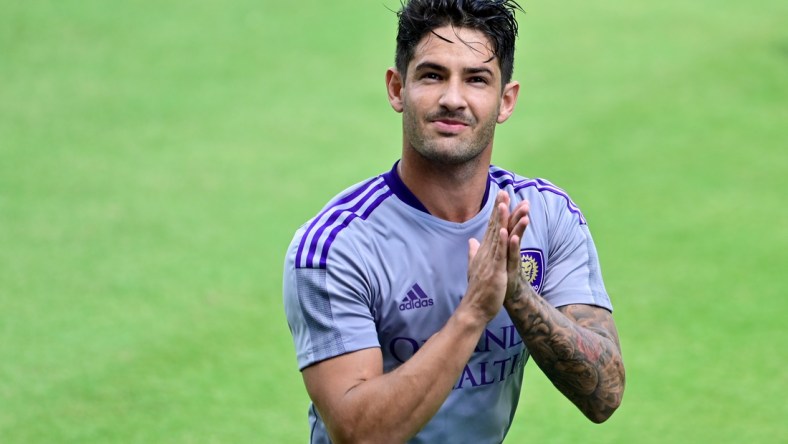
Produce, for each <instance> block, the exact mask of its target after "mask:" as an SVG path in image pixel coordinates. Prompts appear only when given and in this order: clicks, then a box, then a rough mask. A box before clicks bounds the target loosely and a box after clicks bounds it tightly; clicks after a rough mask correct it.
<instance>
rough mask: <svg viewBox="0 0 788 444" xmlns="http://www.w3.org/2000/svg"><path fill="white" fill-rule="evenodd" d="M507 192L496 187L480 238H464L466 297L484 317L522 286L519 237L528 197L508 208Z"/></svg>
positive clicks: (525, 220) (490, 315) (524, 223)
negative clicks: (496, 192)
mask: <svg viewBox="0 0 788 444" xmlns="http://www.w3.org/2000/svg"><path fill="white" fill-rule="evenodd" d="M510 202H511V201H510V199H509V195H508V194H507V193H506V192H504V191H499V192H498V195H497V196H496V197H495V209H494V210H493V212H492V214H491V215H490V221H489V223H488V224H487V230H486V231H485V233H484V237H483V238H482V240H481V242H479V241H478V240H476V239H473V238H471V239H469V241H468V246H469V250H468V292H467V293H466V299H468V300H469V303H471V304H472V306H473V307H474V308H475V309H477V310H478V311H479V313H481V315H482V316H483V317H485V318H486V320H487V321H489V320H491V319H492V318H494V317H495V316H496V315H497V314H498V311H499V310H500V309H501V307H502V306H503V301H504V298H509V297H512V296H515V295H517V294H519V292H520V291H521V289H522V288H523V283H524V281H523V277H522V271H521V265H520V262H521V258H520V240H521V239H522V237H523V233H525V229H526V227H527V226H528V223H529V217H528V212H529V209H530V208H529V204H528V201H522V202H520V203H519V204H518V205H517V206H516V207H515V208H514V210H513V211H510V210H509V205H510Z"/></svg>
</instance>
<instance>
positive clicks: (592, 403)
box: [504, 285, 625, 422]
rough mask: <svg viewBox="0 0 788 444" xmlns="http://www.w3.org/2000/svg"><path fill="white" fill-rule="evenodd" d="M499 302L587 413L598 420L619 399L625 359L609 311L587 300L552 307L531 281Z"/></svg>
mask: <svg viewBox="0 0 788 444" xmlns="http://www.w3.org/2000/svg"><path fill="white" fill-rule="evenodd" d="M517 287H519V288H517V290H518V291H515V292H512V293H510V294H511V295H512V296H507V299H506V301H505V303H504V306H505V307H506V310H507V311H508V312H509V316H510V317H511V318H512V320H513V321H514V324H515V326H516V327H517V330H518V331H519V333H520V336H522V338H523V342H525V344H526V346H527V347H528V350H529V351H530V353H531V356H533V358H534V361H536V363H537V365H539V368H541V369H542V371H543V372H544V373H545V375H547V377H548V378H549V379H550V381H551V382H552V383H553V385H555V387H556V388H558V390H560V391H561V393H563V394H564V395H565V396H566V397H567V398H568V399H569V400H571V401H572V402H573V403H574V404H575V405H576V406H577V407H578V408H579V409H580V410H581V411H582V412H583V413H584V414H585V415H586V416H587V417H588V418H589V419H591V420H592V421H594V422H602V421H604V420H606V419H607V418H609V417H610V415H612V414H613V412H614V411H615V410H616V408H618V406H619V404H620V403H621V397H622V395H623V392H624V381H625V378H624V364H623V362H622V360H621V350H620V346H619V343H618V334H617V332H616V327H615V324H614V323H613V318H612V317H611V316H610V313H609V312H608V311H607V310H605V309H603V308H599V307H594V306H591V305H567V306H564V307H560V308H558V309H555V308H554V307H553V306H551V305H550V304H549V303H547V301H545V300H544V299H543V298H542V297H541V296H539V295H537V294H536V293H535V292H534V291H533V289H532V288H531V286H530V285H521V286H520V285H518V286H517Z"/></svg>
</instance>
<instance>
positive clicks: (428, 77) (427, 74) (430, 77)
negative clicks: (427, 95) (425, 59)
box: [421, 72, 441, 80]
mask: <svg viewBox="0 0 788 444" xmlns="http://www.w3.org/2000/svg"><path fill="white" fill-rule="evenodd" d="M421 78H422V79H425V80H440V79H441V76H440V75H439V74H438V73H434V72H425V73H424V74H422V76H421Z"/></svg>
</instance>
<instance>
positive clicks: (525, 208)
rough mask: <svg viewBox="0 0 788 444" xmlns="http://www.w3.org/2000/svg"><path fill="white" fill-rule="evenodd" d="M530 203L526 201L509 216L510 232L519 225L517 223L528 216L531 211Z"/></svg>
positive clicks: (518, 205)
mask: <svg viewBox="0 0 788 444" xmlns="http://www.w3.org/2000/svg"><path fill="white" fill-rule="evenodd" d="M530 206H531V205H530V203H529V202H528V201H527V200H524V201H522V202H520V203H519V204H517V206H516V207H515V209H514V211H512V214H511V215H510V216H509V224H508V227H509V231H510V232H512V231H513V230H514V226H515V225H517V221H519V220H520V219H522V218H523V217H524V216H525V215H527V214H528V212H529V211H530Z"/></svg>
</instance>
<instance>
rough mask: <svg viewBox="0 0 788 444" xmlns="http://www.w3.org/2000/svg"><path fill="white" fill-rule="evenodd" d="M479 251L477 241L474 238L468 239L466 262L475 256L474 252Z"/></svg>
mask: <svg viewBox="0 0 788 444" xmlns="http://www.w3.org/2000/svg"><path fill="white" fill-rule="evenodd" d="M478 251H479V241H477V240H476V239H474V238H470V239H468V262H470V261H471V259H473V257H474V256H476V252H478Z"/></svg>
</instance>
